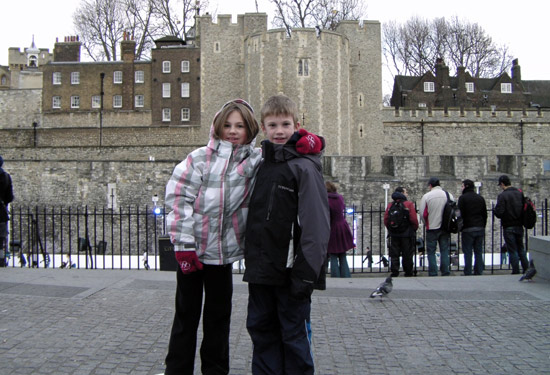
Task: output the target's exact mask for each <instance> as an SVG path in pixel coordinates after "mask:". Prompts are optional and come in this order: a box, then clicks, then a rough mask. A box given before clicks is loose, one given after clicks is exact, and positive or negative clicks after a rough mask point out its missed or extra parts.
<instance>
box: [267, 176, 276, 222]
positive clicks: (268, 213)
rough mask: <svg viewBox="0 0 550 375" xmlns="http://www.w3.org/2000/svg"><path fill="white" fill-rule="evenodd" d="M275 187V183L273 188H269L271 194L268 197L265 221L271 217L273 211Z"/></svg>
mask: <svg viewBox="0 0 550 375" xmlns="http://www.w3.org/2000/svg"><path fill="white" fill-rule="evenodd" d="M276 187H277V183H276V182H274V183H273V186H271V194H270V195H269V204H268V205H267V217H266V218H265V219H266V221H269V219H270V217H271V210H272V209H273V199H274V198H275V188H276Z"/></svg>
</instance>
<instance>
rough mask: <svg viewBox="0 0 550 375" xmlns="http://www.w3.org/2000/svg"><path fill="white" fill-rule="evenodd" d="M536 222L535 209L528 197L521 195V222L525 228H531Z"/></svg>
mask: <svg viewBox="0 0 550 375" xmlns="http://www.w3.org/2000/svg"><path fill="white" fill-rule="evenodd" d="M536 223H537V209H536V207H535V204H534V203H533V201H532V200H531V199H529V197H526V196H523V215H522V224H523V227H524V228H526V229H533V228H534V227H535V224H536Z"/></svg>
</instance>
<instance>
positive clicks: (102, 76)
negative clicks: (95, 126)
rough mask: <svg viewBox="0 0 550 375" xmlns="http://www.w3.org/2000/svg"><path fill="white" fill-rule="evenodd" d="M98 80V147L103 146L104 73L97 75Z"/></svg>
mask: <svg viewBox="0 0 550 375" xmlns="http://www.w3.org/2000/svg"><path fill="white" fill-rule="evenodd" d="M99 78H100V79H101V87H100V91H99V95H100V98H99V147H101V146H102V144H103V95H104V94H105V93H104V92H103V80H104V79H105V73H99Z"/></svg>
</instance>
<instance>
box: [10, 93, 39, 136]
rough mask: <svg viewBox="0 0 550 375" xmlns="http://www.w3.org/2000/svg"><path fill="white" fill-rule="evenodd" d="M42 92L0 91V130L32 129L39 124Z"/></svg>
mask: <svg viewBox="0 0 550 375" xmlns="http://www.w3.org/2000/svg"><path fill="white" fill-rule="evenodd" d="M41 103H42V90H38V89H34V90H0V129H8V128H12V129H13V128H26V127H32V123H33V122H41V118H42V116H41V114H40V112H41V111H40V107H41Z"/></svg>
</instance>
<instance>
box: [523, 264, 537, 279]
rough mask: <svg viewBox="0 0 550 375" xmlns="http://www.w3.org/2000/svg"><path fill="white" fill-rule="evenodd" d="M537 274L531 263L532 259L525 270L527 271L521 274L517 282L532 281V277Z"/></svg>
mask: <svg viewBox="0 0 550 375" xmlns="http://www.w3.org/2000/svg"><path fill="white" fill-rule="evenodd" d="M536 274H537V270H536V269H535V263H533V259H531V260H530V261H529V268H527V271H525V273H524V274H523V276H522V277H521V278H520V279H519V281H523V280H527V281H532V280H533V276H535V275H536Z"/></svg>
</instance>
